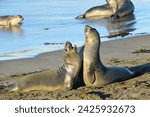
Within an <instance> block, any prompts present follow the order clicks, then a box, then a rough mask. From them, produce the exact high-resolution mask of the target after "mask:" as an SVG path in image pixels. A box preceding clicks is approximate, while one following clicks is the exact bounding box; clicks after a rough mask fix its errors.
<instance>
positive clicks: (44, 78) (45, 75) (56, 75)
mask: <svg viewBox="0 0 150 117" xmlns="http://www.w3.org/2000/svg"><path fill="white" fill-rule="evenodd" d="M80 68H81V59H80V56H79V54H78V52H77V46H76V45H75V46H74V47H73V46H72V44H71V43H70V42H68V41H67V42H66V45H65V48H64V65H62V66H61V67H59V68H57V69H54V70H46V71H42V72H39V73H34V74H31V75H27V76H24V77H23V78H20V79H19V80H18V81H16V82H15V83H12V84H10V85H8V89H9V90H10V91H21V92H26V91H31V90H48V91H54V90H70V89H72V87H73V84H74V82H75V81H76V79H77V77H78V73H79V71H80Z"/></svg>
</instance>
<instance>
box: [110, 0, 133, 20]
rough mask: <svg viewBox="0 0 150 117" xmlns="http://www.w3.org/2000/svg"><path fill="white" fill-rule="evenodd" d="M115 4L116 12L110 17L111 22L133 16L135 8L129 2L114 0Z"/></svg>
mask: <svg viewBox="0 0 150 117" xmlns="http://www.w3.org/2000/svg"><path fill="white" fill-rule="evenodd" d="M116 2H117V10H116V12H115V13H114V14H113V15H112V20H116V19H118V18H119V17H123V16H126V15H130V14H133V12H134V9H135V7H134V4H133V3H132V1H131V0H116Z"/></svg>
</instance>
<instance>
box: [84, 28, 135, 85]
mask: <svg viewBox="0 0 150 117" xmlns="http://www.w3.org/2000/svg"><path fill="white" fill-rule="evenodd" d="M85 35H86V39H85V47H84V57H83V58H84V60H83V79H84V83H85V84H86V85H87V86H103V85H107V84H110V83H112V82H116V81H123V80H127V79H130V78H132V77H133V76H134V73H133V72H131V71H129V70H128V69H127V68H124V67H106V66H104V65H103V63H102V62H101V59H100V55H99V49H100V44H101V41H100V35H99V33H98V31H97V30H96V29H95V28H92V27H90V26H86V27H85Z"/></svg>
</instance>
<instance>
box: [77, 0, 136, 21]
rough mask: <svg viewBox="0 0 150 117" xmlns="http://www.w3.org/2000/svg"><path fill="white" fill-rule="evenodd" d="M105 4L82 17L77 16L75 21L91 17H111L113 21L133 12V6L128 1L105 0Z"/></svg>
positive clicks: (88, 11) (93, 8)
mask: <svg viewBox="0 0 150 117" xmlns="http://www.w3.org/2000/svg"><path fill="white" fill-rule="evenodd" d="M106 2H107V4H105V5H101V6H96V7H92V8H90V9H89V10H87V11H86V12H85V13H84V14H83V15H79V16H77V17H76V19H84V18H86V19H88V18H90V19H91V17H93V18H94V17H99V18H105V17H111V16H112V18H113V20H114V19H116V18H118V17H122V16H125V15H129V14H132V13H133V12H134V5H133V3H132V2H131V1H130V0H106Z"/></svg>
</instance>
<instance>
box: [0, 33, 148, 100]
mask: <svg viewBox="0 0 150 117" xmlns="http://www.w3.org/2000/svg"><path fill="white" fill-rule="evenodd" d="M100 56H101V59H102V61H103V63H104V64H105V65H106V66H124V67H129V68H130V67H132V66H137V65H140V64H145V63H150V35H143V36H135V37H131V38H125V39H121V40H114V41H107V42H103V43H102V45H101V54H100ZM62 64H63V51H62V50H60V51H55V52H47V53H43V54H40V55H38V56H36V57H34V58H27V59H17V60H8V61H0V99H40V100H43V99H60V100H61V99H69V100H70V99H79V100H80V99H94V100H95V99H98V100H100V99H107V100H110V99H150V70H149V71H147V72H146V73H145V74H143V75H141V76H139V77H136V78H134V79H130V80H127V81H123V82H118V83H113V84H110V85H107V86H104V87H86V86H84V87H79V88H78V89H73V90H70V91H54V92H49V91H30V92H27V93H19V92H18V93H15V92H8V91H7V90H6V89H5V86H6V85H8V84H10V83H11V82H14V81H16V80H17V79H19V78H21V77H22V76H24V75H28V74H31V73H35V72H40V71H42V70H46V69H54V68H57V67H58V66H61V65H62Z"/></svg>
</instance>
